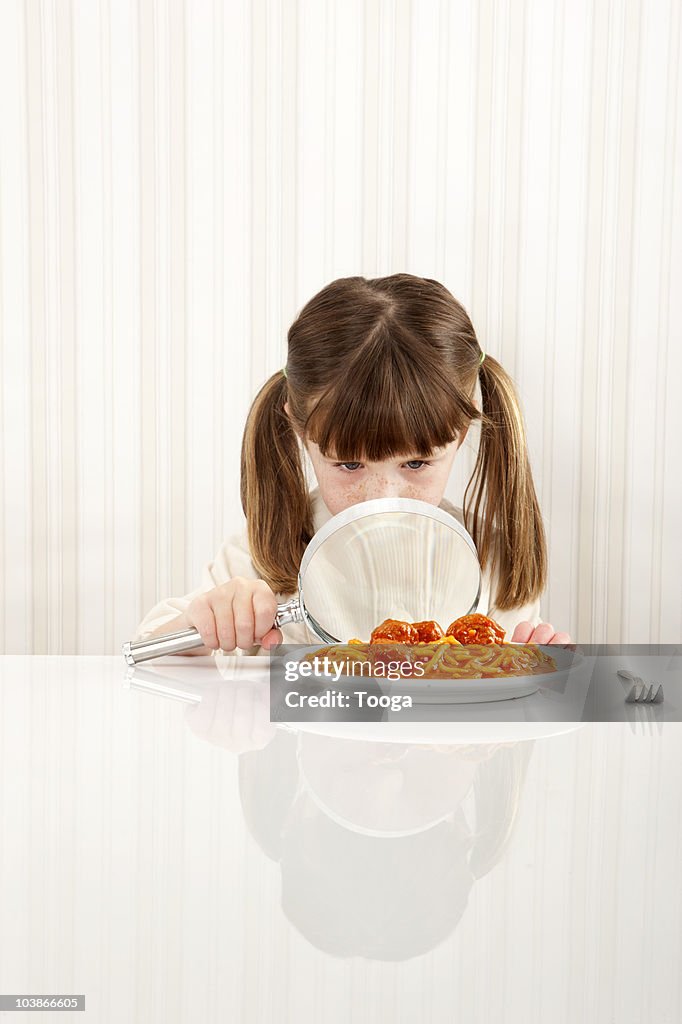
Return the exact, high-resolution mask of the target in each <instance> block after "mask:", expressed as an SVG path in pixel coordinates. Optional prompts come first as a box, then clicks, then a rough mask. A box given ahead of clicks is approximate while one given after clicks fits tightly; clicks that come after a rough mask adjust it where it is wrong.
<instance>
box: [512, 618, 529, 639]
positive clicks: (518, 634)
mask: <svg viewBox="0 0 682 1024" xmlns="http://www.w3.org/2000/svg"><path fill="white" fill-rule="evenodd" d="M532 633H533V623H532V622H519V624H518V626H517V627H516V629H515V630H514V632H513V633H512V643H516V644H527V643H528V641H529V640H530V638H531V636H532Z"/></svg>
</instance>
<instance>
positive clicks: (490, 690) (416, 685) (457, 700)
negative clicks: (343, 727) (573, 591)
mask: <svg viewBox="0 0 682 1024" xmlns="http://www.w3.org/2000/svg"><path fill="white" fill-rule="evenodd" d="M543 647H544V650H545V651H546V652H547V653H548V654H549V655H550V656H551V657H552V658H553V659H554V662H555V664H556V666H557V671H556V672H545V673H543V674H542V675H536V676H528V675H526V676H500V677H499V678H497V679H398V680H395V681H392V680H390V679H382V678H377V677H372V681H373V682H374V683H375V684H377V685H378V686H379V688H380V689H381V690H382V691H383V692H384V693H387V694H389V693H390V694H408V695H409V696H410V697H412V702H413V704H414V705H419V704H483V703H488V702H490V701H500V700H511V699H512V698H514V697H528V696H530V694H532V693H536V692H537V691H538V690H539V689H540V687H541V686H551V687H553V688H555V689H556V688H557V687H558V686H563V685H564V684H565V683H566V679H567V677H568V673H569V672H570V670H571V669H572V668H574V667H576V666H578V665H579V664H580V662H581V661H582V660H583V656H582V655H581V654H578V653H577V652H576V651H571V650H566V649H565V648H562V647H557V646H553V645H551V644H546V645H543ZM318 649H319V648H318ZM301 650H306V651H309V650H310V647H306V648H301ZM325 678H326V677H325V676H324V675H318V676H315V679H325ZM329 678H330V680H331V681H332V682H334V680H333V679H332V677H329ZM367 678H368V677H367V676H364V677H363V676H359V675H358V676H339V678H338V680H337V681H336V682H334V685H335V686H336V687H339V688H340V687H349V686H353V687H355V688H357V687H358V684H359V683H360V684H361V683H362V682H363V681H367Z"/></svg>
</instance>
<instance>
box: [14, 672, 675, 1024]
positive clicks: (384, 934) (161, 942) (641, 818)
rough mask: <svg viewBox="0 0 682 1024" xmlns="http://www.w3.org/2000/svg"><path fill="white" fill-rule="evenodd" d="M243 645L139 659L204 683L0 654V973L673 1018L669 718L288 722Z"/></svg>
mask: <svg viewBox="0 0 682 1024" xmlns="http://www.w3.org/2000/svg"><path fill="white" fill-rule="evenodd" d="M234 660H235V659H231V660H230V659H223V660H222V661H214V659H210V658H209V659H203V658H202V659H183V658H173V659H163V662H154V663H149V664H148V665H147V666H146V667H147V669H148V670H153V672H155V673H156V674H158V675H160V676H163V677H164V679H165V681H160V682H159V683H158V686H161V687H163V686H165V687H166V688H169V689H172V688H173V686H174V685H175V688H176V689H177V690H178V691H181V692H182V693H183V694H184V696H185V698H187V696H188V694H195V695H197V694H198V695H200V696H201V697H202V701H201V703H194V702H191V701H190V700H189V699H186V700H182V699H178V694H176V695H175V697H169V695H168V694H166V696H161V695H160V694H159V693H151V692H143V691H142V689H140V688H139V687H138V685H137V683H136V681H135V680H134V679H133V681H132V683H131V682H130V681H126V676H127V670H126V666H125V665H124V663H123V659H122V658H118V657H101V658H98V657H4V658H0V701H1V704H0V730H1V731H0V752H1V755H0V756H1V759H2V760H1V767H0V820H1V822H2V843H1V845H0V907H1V908H2V915H1V918H0V992H4V993H34V994H40V993H85V996H86V1014H85V1015H84V1014H76V1013H68V1012H67V1013H61V1014H60V1016H59V1018H55V1019H58V1020H68V1019H71V1018H72V1019H74V1020H76V1021H85V1020H92V1021H97V1024H100V1022H112V1024H113V1022H116V1024H118V1022H123V1021H135V1020H139V1021H144V1022H145V1024H155V1022H157V1021H158V1022H159V1024H160V1022H164V1024H165V1022H175V1021H177V1022H180V1021H182V1022H185V1021H189V1022H194V1021H197V1022H199V1021H200V1022H213V1021H216V1022H217V1021H220V1022H223V1021H230V1022H232V1021H239V1022H241V1021H244V1022H248V1024H251V1022H260V1021H263V1022H268V1024H270V1022H273V1021H277V1022H278V1024H279V1022H284V1021H291V1022H296V1024H299V1022H307V1021H311V1022H313V1021H315V1022H318V1021H325V1022H328V1021H331V1022H336V1021H344V1022H346V1021H348V1022H350V1021H352V1022H354V1024H355V1022H361V1024H365V1022H367V1024H375V1022H377V1021H387V1022H389V1021H390V1022H391V1024H393V1022H396V1021H405V1022H408V1021H409V1022H410V1024H412V1022H414V1021H420V1022H421V1021H443V1022H445V1021H447V1022H450V1021H452V1020H461V1021H486V1022H487V1021H495V1022H507V1021H513V1022H516V1021H519V1022H521V1021H523V1022H524V1024H527V1022H535V1021H537V1022H540V1021H542V1022H545V1021H548V1020H551V1021H552V1022H562V1021H565V1022H567V1024H573V1022H576V1021H581V1022H595V1024H597V1022H599V1024H602V1022H603V1021H607V1020H616V1021H618V1022H619V1024H621V1022H633V1024H634V1022H637V1024H639V1022H641V1021H651V1022H659V1021H660V1022H662V1021H677V1020H680V1019H682V987H681V986H680V982H679V964H680V962H682V929H681V928H680V921H682V883H681V878H682V871H681V870H680V864H681V863H682V757H681V756H680V750H681V749H682V726H681V725H679V724H677V723H670V722H667V721H665V720H657V721H656V722H655V727H652V726H651V723H648V724H647V723H644V724H642V723H640V722H638V721H634V720H628V721H623V722H621V723H615V724H598V725H591V724H588V725H580V724H577V723H572V722H571V721H570V715H569V714H568V711H567V706H565V707H563V709H562V711H561V714H557V715H556V716H555V721H554V722H548V723H543V722H542V721H539V720H538V719H537V718H536V716H535V714H532V715H531V714H530V713H526V714H525V717H524V719H523V720H516V721H514V720H510V721H508V722H507V723H500V722H495V723H492V722H491V723H486V722H485V720H482V721H480V722H479V723H477V724H474V723H472V726H471V729H470V731H469V733H468V734H467V733H466V732H463V731H461V730H462V728H463V726H462V725H461V724H460V725H457V726H456V728H457V729H459V730H460V732H459V733H454V732H452V730H451V731H450V733H449V735H448V733H447V731H445V732H443V731H441V733H440V734H438V735H436V736H435V741H436V742H435V743H431V744H428V743H426V742H413V743H407V742H400V739H401V737H399V736H396V735H395V734H394V735H393V737H392V739H391V742H386V739H388V735H386V736H385V737H384V739H383V740H382V739H381V737H377V736H376V735H373V736H370V737H367V736H365V738H360V737H359V736H357V735H356V736H355V737H354V738H348V737H345V738H344V737H342V736H338V735H337V736H329V735H321V734H320V731H319V730H318V732H314V731H311V730H310V729H307V730H306V731H303V730H297V729H295V728H277V729H276V728H275V727H274V726H272V725H271V724H270V723H269V721H268V720H267V708H268V695H267V683H266V682H265V681H264V680H263V679H261V680H259V679H258V678H257V676H258V673H257V672H255V671H254V669H255V668H257V666H254V665H246V664H245V663H246V662H248V661H251V660H252V659H241V662H240V665H239V667H238V669H237V677H236V678H235V677H234V671H233V668H234V666H233V664H232V663H233V662H234ZM229 676H232V678H226V677H229ZM668 682H670V681H668ZM147 685H150V684H149V681H148V680H147ZM615 685H616V686H618V685H619V684H618V683H617V682H616V683H615ZM613 694H614V697H613V700H614V707H615V706H618V707H619V706H620V698H621V696H622V691H618V690H614V691H613ZM532 699H533V698H523V700H524V701H529V702H530V701H531V700H532ZM538 699H539V698H538ZM573 699H574V698H573V696H571V695H570V694H569V695H567V696H566V697H565V700H566V701H569V702H570V701H571V700H573ZM575 699H578V698H577V697H576V698H575ZM675 701H676V694H675V692H674V689H671V690H670V693H668V690H666V703H667V704H668V705H669V707H671V708H672V707H673V705H674V704H675ZM508 703H510V704H516V703H520V702H508ZM557 703H560V701H558V698H557ZM527 706H530V705H527ZM664 706H665V705H664ZM511 710H512V709H511V708H510V713H511ZM264 711H265V713H263V712H264ZM517 713H518V712H517V711H514V714H517ZM415 724H416V725H417V726H419V723H415ZM330 725H331V723H330ZM447 725H449V724H447ZM424 730H426V726H423V727H422V735H421V737H420V738H421V739H422V740H428V730H427V731H426V732H424ZM543 733H544V735H543ZM402 739H403V740H404V737H402ZM454 739H457V740H458V742H457V743H455V742H454ZM47 1016H48V1017H49V1019H52V1018H53V1016H54V1015H50V1014H48V1015H47ZM23 1018H26V1019H29V1015H28V1013H21V1012H19V1013H16V1014H13V1015H12V1016H10V1015H7V1019H8V1021H15V1020H16V1021H20V1020H22V1019H23ZM30 1019H31V1020H32V1021H35V1020H36V1017H35V1015H34V1014H32V1015H31V1017H30ZM37 1019H38V1020H40V1019H41V1018H40V1017H38V1018H37Z"/></svg>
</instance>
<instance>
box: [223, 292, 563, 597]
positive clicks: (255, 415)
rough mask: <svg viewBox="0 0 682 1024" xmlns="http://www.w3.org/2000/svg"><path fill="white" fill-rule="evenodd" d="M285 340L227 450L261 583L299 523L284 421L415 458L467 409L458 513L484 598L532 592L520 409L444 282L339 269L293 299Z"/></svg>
mask: <svg viewBox="0 0 682 1024" xmlns="http://www.w3.org/2000/svg"><path fill="white" fill-rule="evenodd" d="M288 343H289V348H288V358H287V367H286V372H287V375H286V377H285V376H284V374H283V373H282V371H281V370H280V371H278V372H277V373H276V374H274V375H273V376H272V377H270V379H269V380H268V381H266V383H265V384H264V385H263V387H262V388H261V389H260V391H259V392H258V394H257V395H256V398H255V400H254V402H253V405H252V406H251V410H250V412H249V415H248V419H247V422H246V429H245V432H244V438H243V441H242V453H241V501H242V507H243V509H244V514H245V516H246V520H247V529H248V537H249V545H250V550H251V557H252V561H253V564H254V566H255V568H256V570H257V571H258V572H259V573H260V575H261V576H262V578H263V579H264V580H265V581H266V582H267V583H268V585H269V586H270V587H271V589H272V590H274V591H275V593H280V594H291V593H294V592H295V591H296V587H297V575H298V567H299V564H300V562H301V558H302V556H303V552H304V550H305V547H306V545H307V544H308V542H309V541H310V539H311V537H312V534H313V515H312V507H311V502H310V497H309V494H308V489H307V486H306V479H305V473H304V468H303V462H302V453H301V449H300V442H299V439H298V436H297V433H296V432H297V431H298V432H299V434H300V436H301V437H305V438H306V439H308V440H311V441H314V442H316V443H317V444H318V445H319V447H320V450H321V452H322V454H323V455H325V456H329V455H332V456H333V458H335V459H338V461H339V462H344V461H350V460H357V461H365V460H367V461H372V462H376V461H381V460H383V459H387V458H391V457H395V456H397V455H402V454H406V453H410V454H417V453H418V454H419V455H420V456H424V457H425V458H426V457H427V456H428V455H429V454H431V452H432V451H433V449H434V448H438V447H441V446H444V445H446V444H449V443H450V442H452V441H454V440H456V438H457V437H458V435H459V434H460V433H461V432H463V431H464V430H465V429H466V428H467V427H468V426H469V424H470V423H471V421H472V420H475V419H480V421H481V440H480V447H479V452H478V458H477V460H476V465H475V467H474V471H473V474H472V477H471V479H470V481H469V483H468V484H467V487H466V490H465V493H464V509H463V511H464V522H465V525H466V528H467V530H468V531H469V532H470V533H471V536H472V537H473V540H474V543H475V545H476V548H477V550H478V555H479V560H480V562H481V566H482V568H483V569H486V568H489V569H490V570H491V571H492V572H493V573H495V574H496V576H497V593H496V594H495V596H494V600H493V602H492V603H493V604H494V605H495V606H496V607H497V608H499V609H500V610H504V609H509V608H514V607H517V606H519V605H522V604H526V603H527V602H529V601H531V600H534V599H535V598H537V597H538V596H539V595H540V594H541V593H542V591H543V590H544V588H545V583H546V573H547V551H546V541H545V531H544V527H543V524H542V517H541V515H540V509H539V505H538V500H537V496H536V493H535V487H534V485H533V479H532V475H531V470H530V464H529V460H528V451H527V446H526V436H525V430H524V425H523V417H522V414H521V409H520V407H519V403H518V399H517V397H516V392H515V389H514V385H513V383H512V380H511V378H510V377H509V376H508V374H507V373H506V372H505V371H504V369H503V368H502V366H501V365H500V363H498V362H497V360H496V359H493V358H492V357H491V356H490V355H487V354H486V356H485V359H484V361H483V364H482V365H480V359H481V348H480V346H479V343H478V340H477V338H476V334H475V332H474V328H473V325H472V323H471V320H470V319H469V316H468V315H467V313H466V311H465V309H464V308H463V307H462V306H461V305H460V303H459V302H457V300H456V299H455V298H454V297H453V296H452V295H451V294H450V292H449V291H448V290H447V288H445V287H444V286H443V285H442V284H439V283H438V281H433V280H431V279H429V278H422V277H415V276H413V275H412V274H393V275H392V276H390V277H378V278H374V279H366V278H364V277H346V278H340V279H338V280H336V281H332V282H331V284H329V285H327V286H326V287H325V288H323V289H322V290H321V291H320V292H318V293H317V295H315V296H314V297H313V298H312V299H311V300H310V301H309V302H308V303H306V305H305V306H304V307H303V309H302V310H301V311H300V313H299V315H298V316H297V317H296V320H295V321H294V323H293V324H292V325H291V327H290V328H289V332H288ZM477 377H478V380H479V382H480V387H481V396H482V406H483V411H482V413H479V411H478V409H477V408H476V406H475V405H474V404H473V394H474V388H475V384H476V379H477ZM285 401H288V404H289V415H290V416H291V420H290V419H289V417H288V416H287V414H286V413H285V411H284V403H285ZM470 490H471V492H472V494H471V501H470V502H469V501H468V500H467V499H468V495H469V491H470Z"/></svg>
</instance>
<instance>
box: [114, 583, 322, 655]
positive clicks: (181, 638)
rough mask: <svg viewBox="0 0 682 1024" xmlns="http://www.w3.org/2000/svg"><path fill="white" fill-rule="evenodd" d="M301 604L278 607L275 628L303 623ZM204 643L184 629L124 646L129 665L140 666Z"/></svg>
mask: <svg viewBox="0 0 682 1024" xmlns="http://www.w3.org/2000/svg"><path fill="white" fill-rule="evenodd" d="M303 617H304V616H303V612H302V610H301V602H300V601H299V599H298V598H297V597H292V598H291V600H289V601H285V602H284V604H280V605H277V613H276V615H275V621H274V623H273V627H274V628H277V629H279V627H280V626H285V625H286V624H287V623H288V622H302V621H303ZM203 646H204V641H203V640H202V639H201V633H200V632H199V631H198V630H197V629H194V628H192V629H183V630H181V631H180V632H179V633H167V634H166V635H165V636H155V637H153V638H150V639H148V640H129V641H128V642H127V643H125V644H123V654H124V657H125V660H126V662H127V664H128V665H139V663H140V662H142V661H151V659H152V658H163V657H167V656H168V655H171V654H181V653H182V652H183V651H191V650H193V648H195V647H203Z"/></svg>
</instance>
